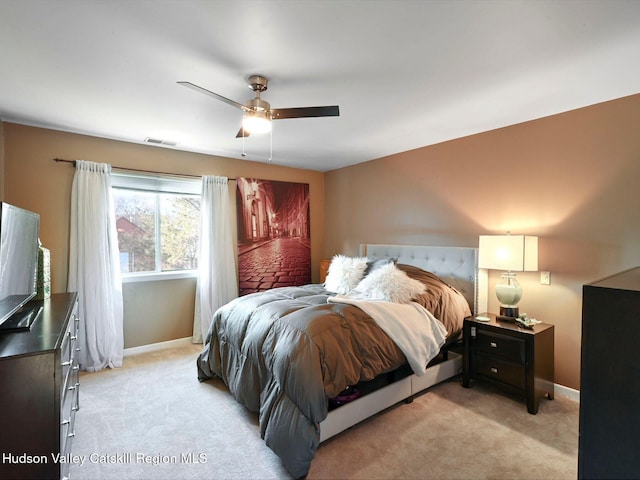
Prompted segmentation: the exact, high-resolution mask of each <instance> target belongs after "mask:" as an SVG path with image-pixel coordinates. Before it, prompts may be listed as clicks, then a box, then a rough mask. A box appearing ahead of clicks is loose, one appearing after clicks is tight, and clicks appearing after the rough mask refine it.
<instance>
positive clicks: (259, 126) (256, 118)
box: [242, 111, 271, 135]
mask: <svg viewBox="0 0 640 480" xmlns="http://www.w3.org/2000/svg"><path fill="white" fill-rule="evenodd" d="M242 128H244V129H245V130H246V131H247V132H249V133H251V134H252V135H259V134H261V133H268V132H270V131H271V116H270V115H269V113H268V112H265V111H258V112H247V113H246V114H245V116H244V118H243V119H242Z"/></svg>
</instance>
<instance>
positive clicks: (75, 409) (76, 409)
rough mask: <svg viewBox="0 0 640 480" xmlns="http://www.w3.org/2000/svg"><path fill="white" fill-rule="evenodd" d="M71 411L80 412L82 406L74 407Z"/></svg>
mask: <svg viewBox="0 0 640 480" xmlns="http://www.w3.org/2000/svg"><path fill="white" fill-rule="evenodd" d="M71 410H73V411H74V412H77V411H78V410H80V405H76V406H74V407H73V408H72V409H71Z"/></svg>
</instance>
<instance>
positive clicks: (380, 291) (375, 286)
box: [356, 263, 427, 303]
mask: <svg viewBox="0 0 640 480" xmlns="http://www.w3.org/2000/svg"><path fill="white" fill-rule="evenodd" d="M426 290H427V287H426V285H425V284H424V283H422V282H420V281H418V280H414V279H413V278H411V277H409V275H407V274H406V273H405V272H403V271H402V270H400V269H399V268H397V267H396V266H395V264H393V263H388V264H386V265H382V266H381V267H379V268H377V269H375V270H374V271H373V272H371V273H370V274H369V275H367V276H366V277H364V278H363V279H362V280H361V281H360V283H359V284H358V286H357V287H356V291H357V292H359V293H362V294H364V295H366V296H367V297H369V298H371V299H372V300H384V301H386V302H393V303H408V302H410V301H411V299H412V298H414V297H415V296H416V295H420V294H422V293H424V292H425V291H426Z"/></svg>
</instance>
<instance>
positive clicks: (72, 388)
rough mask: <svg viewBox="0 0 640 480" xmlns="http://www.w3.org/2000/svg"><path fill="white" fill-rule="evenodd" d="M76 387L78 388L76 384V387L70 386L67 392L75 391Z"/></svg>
mask: <svg viewBox="0 0 640 480" xmlns="http://www.w3.org/2000/svg"><path fill="white" fill-rule="evenodd" d="M77 386H78V385H77V384H76V385H71V386H70V387H69V388H68V389H67V390H69V391H73V390H75V389H76V387H77Z"/></svg>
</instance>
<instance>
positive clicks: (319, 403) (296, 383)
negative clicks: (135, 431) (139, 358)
mask: <svg viewBox="0 0 640 480" xmlns="http://www.w3.org/2000/svg"><path fill="white" fill-rule="evenodd" d="M337 257H342V256H336V257H334V259H333V260H332V264H331V267H330V271H329V276H328V277H327V281H326V282H325V284H322V285H320V284H316V285H305V286H301V287H283V288H278V289H273V290H269V291H266V292H259V293H256V294H251V295H247V296H244V297H239V298H237V299H235V300H233V301H232V302H229V304H227V305H225V306H223V307H221V308H220V309H218V311H217V312H216V313H215V315H214V318H213V321H212V323H211V328H210V329H209V332H208V334H207V337H206V339H205V343H204V346H203V350H202V352H201V354H200V355H199V357H198V359H197V370H198V379H199V380H200V381H206V380H208V379H210V378H213V377H220V378H221V379H222V380H223V381H224V382H225V384H226V385H227V387H228V388H229V390H230V392H231V394H232V395H233V396H234V397H235V398H236V400H237V401H238V402H240V403H242V404H243V405H245V406H246V407H247V408H248V409H249V410H251V411H254V412H257V413H258V414H259V419H260V433H261V436H262V437H263V438H264V439H265V442H266V443H267V445H268V446H269V447H270V448H271V449H272V450H273V451H274V452H275V453H276V454H277V455H278V456H279V457H280V458H281V460H282V462H283V465H284V466H285V468H286V469H287V470H288V471H289V473H290V474H291V475H292V476H293V477H294V478H301V477H304V476H305V475H306V474H307V472H308V470H309V466H310V464H311V461H312V459H313V456H314V454H315V451H316V450H317V448H318V446H319V444H320V443H321V442H323V441H325V440H327V439H329V438H331V437H333V436H334V435H337V434H338V433H340V432H342V431H344V430H346V429H348V428H350V427H351V426H353V425H355V424H356V423H358V422H360V421H362V420H364V419H366V418H368V417H370V416H371V415H374V414H376V413H378V412H380V411H381V410H383V409H385V408H387V407H390V406H392V405H394V404H396V403H398V402H400V401H403V400H407V399H411V397H412V396H413V395H415V394H417V393H419V392H421V391H422V390H424V389H426V388H429V387H430V386H432V385H434V384H436V383H439V382H441V381H443V380H445V379H447V378H450V377H452V376H454V375H456V374H458V373H459V372H460V370H461V364H462V360H461V357H460V355H458V354H455V353H453V352H448V350H447V349H446V347H447V346H448V345H450V344H453V343H455V341H456V340H457V338H458V337H459V335H460V332H461V330H462V318H459V319H457V320H452V319H456V318H457V317H459V316H460V315H462V312H463V310H462V309H463V308H466V313H465V314H466V315H469V314H471V313H477V312H479V311H484V310H485V307H486V296H483V295H482V292H486V291H487V290H486V288H484V287H483V286H482V284H483V283H485V282H486V274H485V275H483V272H482V271H478V269H477V251H476V249H473V248H457V247H427V246H401V245H372V244H367V245H361V247H360V252H359V256H358V257H343V258H342V259H338V258H337ZM363 259H365V260H366V265H365V266H364V267H363ZM338 260H340V261H338ZM349 262H352V263H349ZM336 272H339V273H336ZM336 278H338V279H339V280H338V282H337V283H336ZM418 283H420V284H424V285H422V291H420V286H419V285H418ZM356 285H357V288H354V287H355V286H356ZM329 287H331V288H329ZM418 291H420V292H419V293H417V294H416V292H418ZM434 295H435V297H437V300H434V298H435V297H434ZM407 296H411V299H412V301H411V302H408V301H407ZM372 300H373V301H372ZM382 300H385V301H382ZM389 300H391V301H389ZM462 304H464V307H463V306H462ZM424 307H427V308H424ZM432 310H434V312H433V313H432ZM436 314H437V316H436ZM439 318H443V321H440V320H439ZM456 322H459V326H456ZM336 399H340V401H338V402H336Z"/></svg>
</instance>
